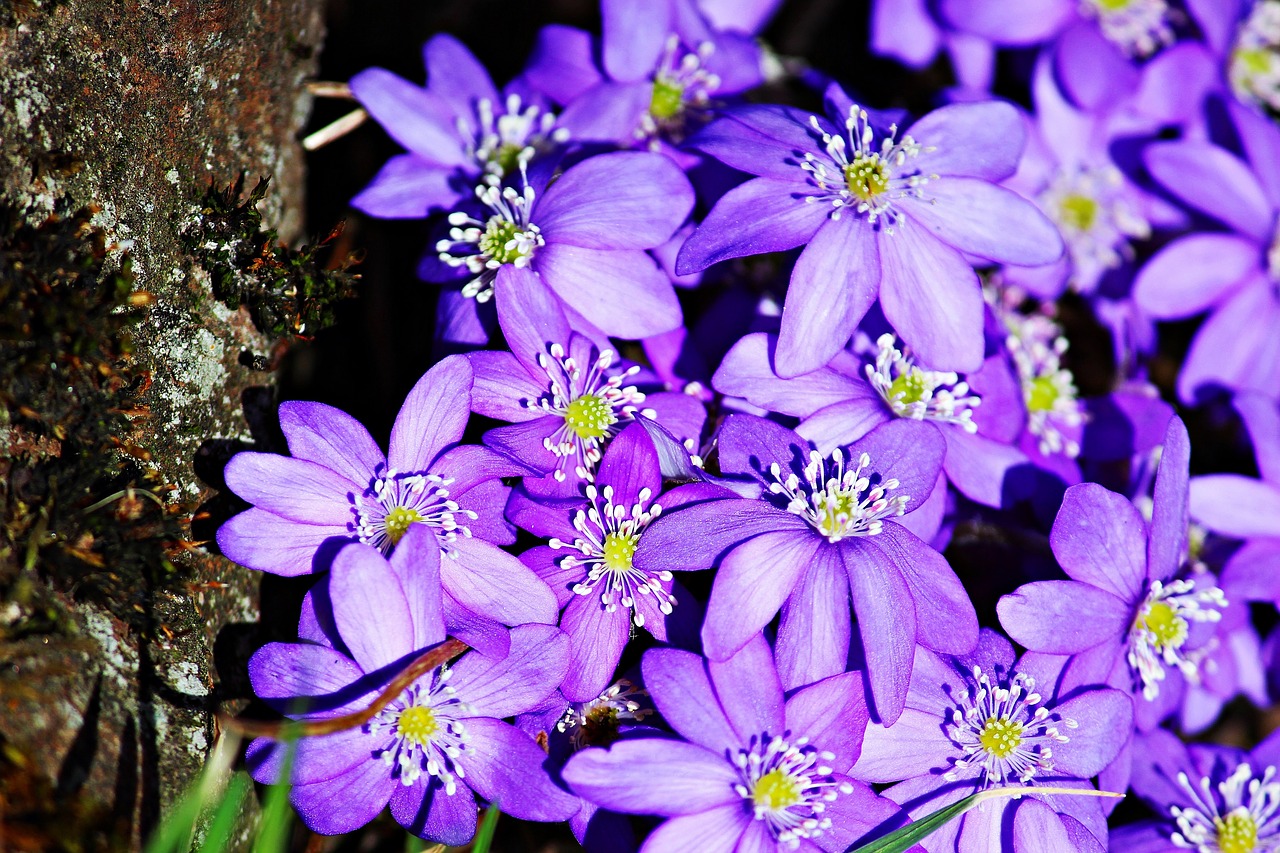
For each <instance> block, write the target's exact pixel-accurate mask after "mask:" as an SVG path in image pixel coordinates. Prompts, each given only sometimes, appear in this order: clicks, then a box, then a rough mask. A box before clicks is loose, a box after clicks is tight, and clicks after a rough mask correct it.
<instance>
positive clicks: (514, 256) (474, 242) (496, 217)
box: [436, 182, 546, 302]
mask: <svg viewBox="0 0 1280 853" xmlns="http://www.w3.org/2000/svg"><path fill="white" fill-rule="evenodd" d="M534 195H535V194H534V191H533V187H531V186H529V184H528V182H526V183H525V185H524V191H523V192H520V191H517V190H516V189H515V188H514V187H498V186H490V185H487V184H486V185H481V186H478V187H476V197H477V198H478V199H480V203H481V204H483V205H484V206H485V207H487V208H488V209H489V210H491V211H492V214H491V215H490V216H489V217H488V218H486V219H485V220H484V221H481V220H479V219H475V218H473V217H472V216H471V215H470V214H468V213H465V212H462V211H455V212H454V213H451V214H449V225H450V226H451V227H450V229H449V239H448V240H441V241H440V242H438V243H437V244H436V251H437V252H438V253H439V257H440V260H441V261H443V262H444V263H446V264H448V265H449V266H451V267H466V268H467V270H468V271H470V272H471V273H473V274H474V275H475V278H473V279H472V280H471V281H469V282H467V283H466V284H465V285H463V287H462V295H463V296H468V297H472V298H474V299H475V300H476V301H477V302H488V301H489V300H490V299H492V298H493V280H494V279H495V278H497V276H498V270H499V269H501V268H502V267H503V266H506V265H507V264H511V265H512V266H515V267H520V268H523V267H527V266H528V265H529V264H530V263H531V262H532V261H533V256H534V252H535V251H536V250H537V248H538V247H539V246H542V245H545V244H546V241H545V240H544V239H543V238H542V232H541V231H540V230H539V228H538V226H537V225H534V224H533V223H532V222H530V221H529V214H530V211H531V210H532V209H533V200H534Z"/></svg>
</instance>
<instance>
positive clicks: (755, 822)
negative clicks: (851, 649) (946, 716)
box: [564, 635, 897, 853]
mask: <svg viewBox="0 0 1280 853" xmlns="http://www.w3.org/2000/svg"><path fill="white" fill-rule="evenodd" d="M642 669H643V673H644V682H645V685H646V687H647V688H648V690H649V693H650V694H651V695H652V697H653V701H654V703H655V704H656V705H657V708H658V711H659V713H660V714H661V715H662V717H663V719H665V720H666V721H667V723H668V724H669V725H670V726H671V728H672V729H674V730H675V732H676V733H677V734H678V735H679V736H680V737H681V738H682V739H681V740H673V739H669V738H643V739H634V740H622V741H618V742H617V743H614V744H613V745H612V746H611V747H610V748H609V749H608V750H607V751H606V750H603V749H598V748H593V749H585V750H583V751H581V752H579V753H578V754H577V755H575V756H574V757H573V758H571V759H570V760H569V763H568V764H567V765H566V766H565V769H564V778H565V781H567V782H568V783H569V785H570V786H571V787H572V788H573V790H574V791H575V792H577V793H578V794H579V795H581V796H582V797H584V798H586V799H588V800H590V801H592V802H595V803H598V804H599V805H600V806H602V807H604V808H609V809H613V810H614V811H620V812H626V813H631V814H653V815H659V816H662V817H666V818H669V819H668V820H667V821H665V822H664V823H663V824H662V825H661V826H659V827H658V828H657V829H656V830H654V832H653V833H651V834H650V835H649V837H648V838H647V839H646V840H645V843H644V845H643V846H642V847H641V848H640V849H641V851H642V853H668V852H669V853H675V851H685V850H699V851H707V853H732V851H734V850H758V851H784V850H806V851H811V852H812V851H816V850H830V851H843V850H844V849H846V848H847V847H849V846H850V845H851V844H852V843H853V842H854V841H855V840H857V839H858V837H859V836H863V835H866V834H867V833H868V832H869V831H871V830H872V829H875V828H878V827H880V825H881V824H883V823H887V822H889V821H891V820H892V819H893V818H894V817H895V816H896V814H897V811H896V809H895V808H894V807H893V806H892V805H891V804H889V803H886V802H885V801H884V800H883V799H881V798H880V797H877V796H876V795H875V794H873V793H872V792H871V790H870V789H869V788H867V787H866V786H864V785H862V784H859V783H855V782H852V781H851V780H849V779H848V777H847V776H846V775H845V771H847V770H848V768H849V766H850V765H851V764H852V763H853V762H854V760H856V758H857V755H858V750H859V747H860V744H861V740H862V731H863V728H864V727H865V725H866V719H867V711H866V705H865V702H864V700H863V698H862V679H861V677H860V676H859V675H858V674H857V673H846V674H843V675H837V676H834V677H832V678H829V679H826V680H824V681H821V682H819V683H817V684H814V685H811V686H809V687H806V688H804V689H802V690H799V691H796V692H795V693H793V694H791V696H790V698H786V697H784V695H783V692H782V684H781V682H780V681H779V680H778V674H777V670H776V669H775V668H774V663H773V657H772V654H771V652H770V649H769V645H768V643H766V642H765V640H764V638H763V637H761V636H759V635H757V636H756V637H755V638H754V639H752V640H751V641H750V642H748V643H747V644H746V645H745V646H744V647H743V648H742V650H740V651H739V652H737V653H736V654H735V655H733V656H731V657H730V658H729V659H727V660H725V661H723V662H716V661H705V660H703V659H702V658H699V657H698V656H697V655H695V654H692V653H690V652H684V651H680V650H677V649H653V650H650V651H648V652H646V653H645V656H644V660H643V662H642Z"/></svg>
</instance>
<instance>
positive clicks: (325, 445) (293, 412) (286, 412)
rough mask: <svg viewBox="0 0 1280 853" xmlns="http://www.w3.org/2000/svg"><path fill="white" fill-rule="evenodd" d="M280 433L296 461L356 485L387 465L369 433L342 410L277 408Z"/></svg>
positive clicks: (300, 405) (296, 404)
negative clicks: (301, 460)
mask: <svg viewBox="0 0 1280 853" xmlns="http://www.w3.org/2000/svg"><path fill="white" fill-rule="evenodd" d="M280 430H281V432H283V433H284V437H285V440H286V441H287V442H288V444H289V453H290V454H291V455H292V456H293V457H294V458H295V459H306V460H307V461H309V462H315V463H316V464H318V465H323V466H324V467H326V468H328V469H329V470H331V471H335V472H337V473H339V474H341V475H343V476H344V477H346V478H347V479H349V480H350V481H351V482H353V483H356V484H357V485H363V484H365V483H367V482H368V481H369V478H370V477H371V476H372V475H373V472H374V470H376V469H377V468H378V467H379V466H380V465H383V464H384V463H385V462H386V457H385V456H383V455H382V450H381V448H379V447H378V444H377V442H375V441H374V440H373V436H371V435H369V431H368V430H367V429H365V428H364V426H363V425H362V424H361V423H360V422H359V421H357V420H356V419H355V418H353V417H351V415H348V414H347V413H346V412H344V411H342V410H341V409H337V408H334V407H333V406H326V405H325V404H324V403H304V402H300V401H292V400H291V401H289V402H285V403H281V404H280Z"/></svg>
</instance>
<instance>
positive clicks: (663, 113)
mask: <svg viewBox="0 0 1280 853" xmlns="http://www.w3.org/2000/svg"><path fill="white" fill-rule="evenodd" d="M683 107H684V86H682V85H680V84H679V83H677V82H675V81H674V80H663V79H658V80H654V81H653V94H652V95H651V96H650V97H649V115H651V116H653V117H654V118H655V119H657V120H658V121H669V120H670V119H673V118H675V117H676V116H678V115H680V110H681V109H683Z"/></svg>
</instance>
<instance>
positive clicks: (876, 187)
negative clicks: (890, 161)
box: [844, 154, 889, 201]
mask: <svg viewBox="0 0 1280 853" xmlns="http://www.w3.org/2000/svg"><path fill="white" fill-rule="evenodd" d="M844 180H845V183H846V184H847V185H848V186H849V192H851V193H853V194H854V195H855V196H857V197H858V198H860V199H862V200H863V201H871V199H873V198H875V197H876V196H878V195H880V194H881V193H882V192H884V191H885V190H887V189H888V188H889V167H888V166H887V165H886V164H885V162H884V161H883V160H881V159H880V155H879V154H859V155H858V156H857V157H854V158H853V161H852V162H850V163H849V165H847V166H845V167H844Z"/></svg>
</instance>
